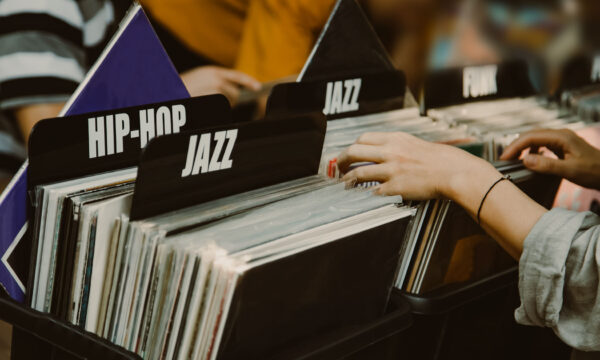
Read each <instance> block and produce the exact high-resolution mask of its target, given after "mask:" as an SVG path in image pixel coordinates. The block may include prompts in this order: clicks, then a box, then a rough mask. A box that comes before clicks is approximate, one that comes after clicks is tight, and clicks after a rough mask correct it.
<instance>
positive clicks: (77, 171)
mask: <svg viewBox="0 0 600 360" xmlns="http://www.w3.org/2000/svg"><path fill="white" fill-rule="evenodd" d="M230 122H231V109H230V106H229V102H228V101H227V99H226V98H225V97H224V96H222V95H211V96H203V97H196V98H190V99H182V100H176V101H168V102H163V103H157V104H148V105H143V106H136V107H129V108H124V109H116V110H111V111H101V112H94V113H89V114H82V115H76V116H68V117H64V118H55V119H47V120H42V121H40V122H39V123H38V124H37V125H36V126H35V128H34V131H33V132H32V134H31V137H30V140H29V174H28V176H29V187H30V188H32V187H33V186H35V185H38V184H44V183H50V182H56V181H65V180H69V179H73V178H77V177H82V176H86V175H91V174H97V173H101V172H105V171H113V170H118V169H122V168H126V167H131V166H135V165H137V164H138V161H139V157H140V153H141V151H142V148H143V147H144V146H145V145H146V144H147V143H148V142H149V141H150V140H151V139H152V138H154V137H156V136H160V135H165V134H172V133H179V132H182V131H186V130H187V131H189V130H196V129H201V128H204V127H208V126H215V125H216V124H223V123H226V124H227V123H230Z"/></svg>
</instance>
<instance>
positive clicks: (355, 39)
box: [298, 0, 395, 82]
mask: <svg viewBox="0 0 600 360" xmlns="http://www.w3.org/2000/svg"><path fill="white" fill-rule="evenodd" d="M394 69H395V67H394V65H393V64H392V62H391V61H390V58H389V55H388V53H387V51H386V50H385V47H384V46H383V44H382V43H381V41H380V40H379V37H378V36H377V33H375V30H374V29H373V26H371V23H370V22H369V20H368V19H367V17H366V16H365V13H364V11H363V10H362V8H361V7H360V5H359V4H358V3H357V2H356V0H339V1H338V2H337V3H336V5H335V7H334V8H333V11H332V12H331V15H330V16H329V20H328V21H327V24H326V25H325V27H324V29H323V31H322V32H321V35H320V36H319V39H318V40H317V43H316V45H315V47H314V48H313V51H312V53H311V55H310V57H309V59H308V61H307V62H306V64H305V65H304V69H303V70H302V73H301V74H300V78H299V79H298V81H301V82H304V81H315V80H324V79H329V78H331V77H336V78H337V77H339V78H353V77H357V76H358V75H361V74H370V73H374V72H382V71H386V70H387V71H391V70H394Z"/></svg>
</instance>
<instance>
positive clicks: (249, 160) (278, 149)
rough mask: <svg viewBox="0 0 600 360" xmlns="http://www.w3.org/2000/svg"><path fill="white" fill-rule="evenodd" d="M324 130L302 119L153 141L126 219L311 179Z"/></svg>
mask: <svg viewBox="0 0 600 360" xmlns="http://www.w3.org/2000/svg"><path fill="white" fill-rule="evenodd" d="M325 129H326V126H325V120H324V119H323V117H322V116H321V117H318V116H305V117H299V118H296V119H287V120H285V121H283V120H273V121H262V122H253V123H240V124H233V125H229V126H222V127H216V128H213V129H204V130H197V131H188V132H185V133H181V134H177V135H169V136H163V137H160V138H157V139H154V140H152V142H151V143H150V144H149V146H148V147H147V148H146V149H145V150H144V152H143V155H142V160H141V163H140V166H139V168H138V178H137V181H136V185H135V192H134V196H133V204H132V209H131V219H132V220H140V219H144V218H148V217H151V216H155V215H159V214H163V213H166V212H169V211H173V210H177V209H182V208H185V207H189V206H193V205H196V204H200V203H203V202H206V201H211V200H215V199H218V198H222V197H226V196H230V195H235V194H238V193H242V192H244V191H250V190H253V189H257V188H260V187H265V186H269V185H274V184H277V183H281V182H285V181H289V180H293V179H297V178H301V177H305V176H310V175H315V174H317V173H318V169H319V161H320V158H321V151H322V147H323V140H324V138H325Z"/></svg>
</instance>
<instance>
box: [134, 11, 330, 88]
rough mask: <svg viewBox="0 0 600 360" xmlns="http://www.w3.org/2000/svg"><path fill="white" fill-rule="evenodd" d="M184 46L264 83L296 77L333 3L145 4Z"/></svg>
mask: <svg viewBox="0 0 600 360" xmlns="http://www.w3.org/2000/svg"><path fill="white" fill-rule="evenodd" d="M141 3H142V5H144V7H145V8H146V10H147V11H149V12H150V13H151V14H152V16H153V17H154V18H155V19H156V20H157V21H159V22H160V23H161V24H162V25H163V26H165V27H166V28H167V29H169V30H170V31H171V32H172V33H173V34H174V35H175V36H176V37H177V38H178V39H179V40H180V41H181V42H182V43H184V44H185V45H187V47H189V48H190V49H191V50H193V51H195V52H197V53H198V54H200V55H202V56H204V57H206V58H209V59H211V60H213V61H215V62H216V63H218V64H221V65H223V66H226V67H235V68H237V69H238V70H241V71H243V72H245V73H247V74H249V75H251V76H253V77H255V78H257V79H258V80H260V81H271V80H276V79H278V78H282V77H285V76H289V75H293V74H298V73H299V72H300V71H301V70H302V66H303V65H304V62H305V61H306V59H307V58H308V56H309V54H310V51H311V49H312V47H313V45H314V43H315V42H316V39H317V37H318V35H319V33H320V32H321V29H322V28H323V26H324V25H325V23H326V21H327V18H328V17H329V14H330V12H331V9H332V8H333V5H334V4H335V0H142V1H141Z"/></svg>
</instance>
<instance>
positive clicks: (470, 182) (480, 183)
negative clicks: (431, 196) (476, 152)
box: [442, 159, 502, 209]
mask: <svg viewBox="0 0 600 360" xmlns="http://www.w3.org/2000/svg"><path fill="white" fill-rule="evenodd" d="M477 160H478V161H477V162H476V163H475V162H474V163H473V164H471V166H469V167H468V168H465V169H463V170H462V171H457V172H455V173H454V174H453V175H451V176H449V177H448V181H447V182H446V185H445V188H444V189H443V193H442V196H443V197H444V198H446V199H448V200H452V201H454V202H456V203H458V204H460V205H462V206H463V207H465V208H468V209H470V208H472V207H476V206H477V205H478V201H479V200H480V199H481V197H482V196H483V194H484V193H485V191H487V189H488V188H489V187H490V186H491V185H492V184H493V183H494V182H495V181H497V180H498V179H499V178H500V177H501V176H502V174H501V173H500V172H499V171H498V170H496V168H494V166H493V165H492V164H490V163H488V162H486V161H485V160H482V159H477Z"/></svg>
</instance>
